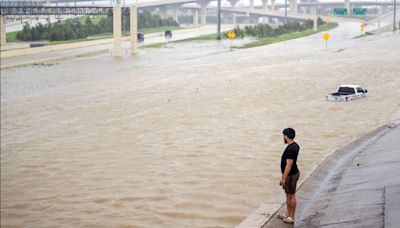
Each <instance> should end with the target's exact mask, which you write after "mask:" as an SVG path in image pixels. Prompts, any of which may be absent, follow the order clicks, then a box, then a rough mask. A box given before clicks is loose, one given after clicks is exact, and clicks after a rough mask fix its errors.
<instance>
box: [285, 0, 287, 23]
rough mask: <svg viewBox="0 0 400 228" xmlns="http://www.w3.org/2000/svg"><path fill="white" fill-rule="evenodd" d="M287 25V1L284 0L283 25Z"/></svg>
mask: <svg viewBox="0 0 400 228" xmlns="http://www.w3.org/2000/svg"><path fill="white" fill-rule="evenodd" d="M286 23H287V0H285V24H286Z"/></svg>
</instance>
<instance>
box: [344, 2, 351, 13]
mask: <svg viewBox="0 0 400 228" xmlns="http://www.w3.org/2000/svg"><path fill="white" fill-rule="evenodd" d="M344 7H345V8H346V9H347V14H348V15H351V5H350V0H344Z"/></svg>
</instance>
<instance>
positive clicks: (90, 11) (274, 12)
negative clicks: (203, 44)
mask: <svg viewBox="0 0 400 228" xmlns="http://www.w3.org/2000/svg"><path fill="white" fill-rule="evenodd" d="M76 1H84V0H73V1H65V0H64V1H63V0H53V1H51V0H50V1H39V2H38V1H36V2H27V1H22V2H21V1H4V0H1V1H0V5H1V17H0V18H1V22H0V24H1V34H2V36H1V37H2V39H1V45H4V44H5V35H3V34H5V18H4V17H5V16H6V15H19V16H23V15H110V16H111V15H112V16H113V17H114V20H113V21H114V31H118V32H119V33H120V30H121V25H120V24H121V15H123V14H125V15H128V14H129V15H131V16H130V17H131V21H133V22H134V23H131V26H136V28H131V31H137V10H138V9H140V10H150V11H151V10H157V11H158V13H161V14H165V12H166V11H167V10H168V9H170V8H172V9H173V11H174V15H175V19H176V20H177V21H178V18H179V11H180V10H181V9H182V8H184V9H185V8H186V9H188V8H189V9H190V10H191V12H192V14H193V22H194V24H198V17H199V12H200V14H201V24H202V25H205V24H206V23H207V22H206V18H207V17H206V16H207V9H210V7H208V5H209V4H210V2H211V1H215V0H158V1H152V2H142V3H137V4H134V5H130V6H126V7H125V6H122V7H121V5H120V3H116V4H114V5H103V6H95V5H93V6H76V5H75V6H54V3H62V2H69V3H74V2H76ZM261 1H262V6H261V8H258V7H255V6H254V0H249V7H248V8H239V7H236V4H237V2H238V0H228V2H230V4H231V7H223V8H222V11H223V12H226V13H232V14H233V15H235V14H246V15H247V16H250V15H254V16H258V17H269V18H278V19H280V18H284V17H285V15H284V13H283V12H281V11H279V10H278V9H279V8H282V7H284V5H282V4H281V5H276V4H275V1H276V0H270V2H271V4H270V5H268V0H261ZM194 3H195V4H198V6H196V7H194V6H192V7H188V6H187V5H188V4H194ZM398 4H399V5H400V3H398ZM389 5H390V3H389V2H365V1H363V2H350V0H344V2H326V3H318V2H311V3H298V0H289V12H288V14H287V18H288V19H292V20H307V19H313V20H314V23H315V21H316V14H317V8H321V7H345V8H347V9H348V10H349V11H350V8H351V7H352V6H380V7H386V8H387V7H388V6H389ZM167 7H168V8H167ZM207 7H208V8H207ZM302 7H306V8H307V7H308V10H307V11H306V13H304V12H303V13H299V8H302ZM382 9H383V10H384V9H385V8H382ZM214 10H215V9H214ZM309 12H311V13H309ZM234 18H235V16H234ZM132 29H133V30H132ZM114 35H115V33H114ZM133 35H134V36H135V37H134V38H132V37H133ZM115 37H116V39H115V40H116V44H115V46H118V45H120V40H121V39H120V34H116V36H115ZM118 37H119V38H118ZM132 37H131V43H132V45H131V46H132V52H133V53H134V52H136V49H135V48H136V43H135V42H136V35H135V33H134V34H132ZM118 40H119V44H118ZM115 49H118V48H115ZM119 52H120V51H116V53H117V54H116V55H117V56H118V53H119ZM119 55H120V54H119Z"/></svg>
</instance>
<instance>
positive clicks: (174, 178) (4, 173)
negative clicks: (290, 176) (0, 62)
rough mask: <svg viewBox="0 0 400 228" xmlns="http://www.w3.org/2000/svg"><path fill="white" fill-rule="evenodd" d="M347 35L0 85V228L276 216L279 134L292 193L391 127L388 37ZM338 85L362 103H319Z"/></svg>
mask: <svg viewBox="0 0 400 228" xmlns="http://www.w3.org/2000/svg"><path fill="white" fill-rule="evenodd" d="M353 30H354V31H353ZM357 33H358V24H355V23H354V24H353V23H349V24H344V25H343V26H341V27H340V28H339V29H337V30H336V31H334V32H331V36H332V40H331V43H330V44H329V49H328V50H324V43H323V42H321V37H320V35H315V36H312V37H308V38H304V39H298V40H293V41H289V42H285V43H281V44H275V45H270V46H266V47H261V48H255V49H248V50H236V51H228V50H226V49H220V48H217V47H218V46H219V45H218V44H217V43H213V42H210V43H208V42H205V43H204V42H202V43H199V44H195V43H189V44H179V45H176V46H171V47H169V48H164V49H143V50H141V52H140V53H139V56H137V57H135V58H129V57H125V58H123V59H121V60H113V59H111V58H110V57H109V56H108V55H99V56H95V57H89V58H79V59H74V60H69V61H64V62H60V63H58V64H56V65H52V66H31V67H24V68H16V69H9V70H4V71H1V215H2V219H1V225H2V226H4V225H12V226H24V227H54V226H73V227H90V226H93V227H94V226H96V227H102V226H103V227H120V226H121V227H123V226H130V227H155V226H158V227H232V226H234V225H236V224H238V223H239V222H240V221H241V220H242V219H243V218H244V217H245V216H246V215H248V214H249V213H251V212H252V211H253V210H254V209H255V208H256V207H258V205H259V204H260V203H261V202H267V203H281V202H282V201H283V194H282V192H281V189H280V188H279V187H278V181H279V176H280V173H279V161H280V155H281V153H282V150H283V149H284V144H283V143H282V138H281V131H282V129H283V128H285V127H287V126H291V127H294V128H295V129H296V130H297V132H298V138H297V141H298V142H299V144H300V145H301V155H300V157H299V163H300V164H299V166H300V169H301V171H302V177H301V181H303V180H304V179H305V177H306V176H307V175H308V174H309V173H311V172H312V170H313V169H314V168H315V167H316V166H317V165H318V164H319V163H320V162H321V161H322V160H323V159H324V158H325V157H326V156H328V155H329V154H330V153H332V152H333V151H334V150H335V149H336V148H338V147H340V146H343V145H345V144H347V143H349V142H350V141H352V140H354V139H356V138H357V137H360V136H361V135H362V134H364V133H366V132H368V131H370V130H372V129H374V128H376V127H378V126H380V125H382V124H384V123H387V122H389V121H391V120H394V119H396V118H399V117H400V115H399V109H400V92H399V87H400V77H399V72H400V64H399V63H400V62H399V59H400V49H399V48H398V44H399V43H400V35H399V34H395V35H393V34H385V35H381V36H372V37H367V38H365V39H350V38H351V37H353V36H355V35H357ZM339 50H340V51H339ZM341 83H357V84H361V85H363V86H365V87H366V88H368V90H369V92H370V95H369V97H368V98H365V99H362V100H357V101H352V102H348V103H327V102H326V101H325V94H326V93H327V92H330V91H333V90H335V89H336V87H337V86H338V85H339V84H341Z"/></svg>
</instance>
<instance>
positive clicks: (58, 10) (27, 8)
mask: <svg viewBox="0 0 400 228" xmlns="http://www.w3.org/2000/svg"><path fill="white" fill-rule="evenodd" d="M0 6H1V9H0V12H1V15H3V16H8V15H9V16H43V15H113V8H112V7H110V6H106V7H102V6H45V5H43V2H20V1H18V2H16V1H1V2H0ZM121 10H122V14H123V15H129V12H130V11H129V8H128V7H122V9H121Z"/></svg>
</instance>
